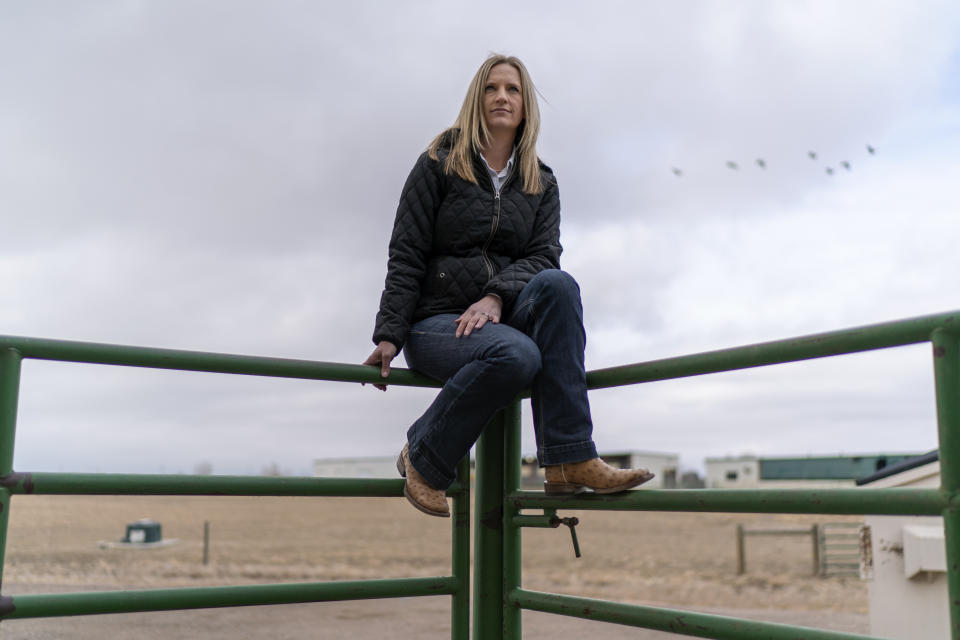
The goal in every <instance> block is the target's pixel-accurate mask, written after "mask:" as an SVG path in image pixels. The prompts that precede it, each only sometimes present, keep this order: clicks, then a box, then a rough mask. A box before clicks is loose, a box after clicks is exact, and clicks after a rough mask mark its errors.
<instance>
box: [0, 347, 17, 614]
mask: <svg viewBox="0 0 960 640" xmlns="http://www.w3.org/2000/svg"><path fill="white" fill-rule="evenodd" d="M19 394H20V352H19V351H17V350H16V349H3V350H2V351H0V477H3V476H6V475H7V474H8V473H11V472H12V471H13V443H14V439H15V435H16V431H17V400H18V396H19ZM9 518H10V492H9V491H8V490H7V489H6V488H4V487H0V584H2V582H3V562H4V560H3V558H4V555H5V552H6V548H7V523H8V521H9ZM0 597H2V593H0Z"/></svg>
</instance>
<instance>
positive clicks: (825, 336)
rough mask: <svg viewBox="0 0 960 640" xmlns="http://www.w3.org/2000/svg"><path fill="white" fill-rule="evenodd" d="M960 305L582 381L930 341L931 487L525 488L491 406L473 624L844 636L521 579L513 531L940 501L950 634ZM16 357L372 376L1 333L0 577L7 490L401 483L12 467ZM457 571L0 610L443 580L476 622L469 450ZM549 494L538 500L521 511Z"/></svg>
mask: <svg viewBox="0 0 960 640" xmlns="http://www.w3.org/2000/svg"><path fill="white" fill-rule="evenodd" d="M958 336H960V312H952V313H945V314H938V315H931V316H924V317H919V318H912V319H908V320H901V321H897V322H888V323H883V324H876V325H870V326H866V327H859V328H854V329H847V330H842V331H835V332H828V333H822V334H816V335H811V336H804V337H800V338H794V339H789V340H780V341H774V342H767V343H762V344H756V345H749V346H744V347H737V348H733V349H724V350H719V351H713V352H708V353H702V354H697V355H690V356H682V357H678V358H668V359H663V360H657V361H653V362H646V363H639V364H633V365H627V366H622V367H613V368H609V369H602V370H596V371H591V372H590V373H588V375H587V382H588V385H589V386H590V388H591V389H600V388H606V387H614V386H624V385H629V384H637V383H642V382H652V381H657V380H667V379H672V378H681V377H688V376H695V375H702V374H707V373H717V372H721V371H732V370H737V369H745V368H749V367H758V366H764V365H771V364H779V363H786V362H795V361H800V360H806V359H811V358H821V357H826V356H835V355H842V354H849V353H856V352H861V351H868V350H873V349H882V348H888V347H896V346H902V345H908V344H917V343H923V342H931V343H932V347H933V356H934V357H933V364H934V375H935V385H936V402H937V421H938V434H939V444H940V477H941V486H940V488H939V489H902V488H889V489H823V490H816V491H814V490H802V489H793V490H763V489H754V490H733V491H731V490H670V491H658V490H643V491H634V492H629V493H627V494H625V495H623V494H622V495H615V496H598V495H582V496H573V497H561V498H557V497H547V496H545V495H544V494H543V493H542V492H537V491H520V490H519V486H520V457H521V456H520V410H519V402H515V403H513V404H511V405H510V406H509V407H507V408H506V409H504V410H503V411H501V412H500V413H498V414H497V416H496V418H495V419H494V420H493V421H492V422H491V424H490V425H489V426H488V427H487V429H486V430H485V431H484V434H483V436H482V437H481V438H480V440H479V442H478V443H477V449H476V465H477V468H476V478H477V483H476V496H475V498H474V500H475V521H476V524H475V528H474V563H473V566H474V572H473V624H472V632H473V633H472V635H473V637H474V638H476V639H482V640H488V639H489V640H493V639H495V638H511V639H513V638H520V637H521V613H522V611H523V610H524V609H527V610H535V611H543V612H549V613H554V614H558V615H566V616H574V617H580V618H587V619H591V620H598V621H605V622H611V623H616V624H622V625H629V626H634V627H645V628H650V629H659V630H662V631H668V632H673V633H676V634H681V635H688V636H696V637H702V638H720V639H730V640H748V639H757V640H759V639H761V638H762V639H770V640H778V639H783V640H786V639H798V638H806V639H810V640H841V639H848V640H850V639H854V638H860V639H863V640H869V637H868V636H861V635H856V634H849V633H839V632H833V631H825V630H820V629H810V628H804V627H793V626H789V625H781V624H773V623H767V622H756V621H750V620H741V619H737V618H730V617H725V616H717V615H710V614H704V613H697V612H692V611H683V610H675V609H668V608H663V607H650V606H641V605H629V604H620V603H614V602H606V601H602V600H592V599H588V598H580V597H574V596H567V595H560V594H552V593H540V592H535V591H529V590H525V589H523V587H522V582H521V569H520V568H521V562H520V560H521V545H520V542H521V531H522V529H523V528H524V527H544V526H550V518H551V516H553V515H554V514H555V512H556V510H557V509H561V508H562V509H582V510H616V511H688V512H741V513H812V514H891V515H895V514H902V515H942V516H943V518H944V525H945V535H946V543H945V544H946V552H947V567H948V569H947V581H948V590H949V594H950V596H949V604H948V606H949V610H950V616H951V617H950V621H951V622H950V624H951V638H952V639H953V640H960V459H958V457H960V337H958ZM24 358H34V359H44V360H61V361H69V362H85V363H91V364H107V365H125V366H137V367H151V368H159V369H178V370H187V371H205V372H219V373H233V374H245V375H258V376H272V377H286V378H304V379H312V380H328V381H341V382H380V381H381V380H380V377H379V371H378V370H376V369H373V368H371V367H363V366H357V365H348V364H337V363H323V362H311V361H303V360H287V359H277V358H259V357H250V356H236V355H226V354H215V353H198V352H190V351H176V350H165V349H147V348H142V347H126V346H116V345H103V344H91V343H79V342H65V341H54V340H42V339H34V338H18V337H3V336H0V579H2V570H3V555H4V551H5V546H6V531H7V521H8V518H9V512H10V502H11V500H10V498H11V495H14V494H28V493H32V494H60V495H68V494H69V495H94V494H97V495H103V494H108V495H121V494H125V495H158V494H163V495H271V496H364V497H373V496H383V497H393V496H397V497H399V496H401V495H402V486H403V485H402V481H401V480H391V479H383V480H360V479H326V478H253V477H246V476H242V477H230V476H213V477H211V476H171V475H132V474H78V473H22V472H20V473H18V472H14V471H13V466H12V465H13V445H14V434H15V428H16V410H17V409H16V408H17V399H18V394H19V380H20V363H21V361H22V359H24ZM389 382H390V384H391V385H396V386H427V387H431V386H437V384H436V383H435V382H434V381H432V380H430V379H428V378H425V377H423V376H420V375H417V374H415V373H413V372H411V371H404V370H399V369H394V370H393V372H392V373H391V375H390V378H389ZM450 495H451V496H452V498H453V500H454V509H453V511H454V513H453V518H452V532H453V535H452V562H451V575H449V576H437V577H433V578H403V579H393V580H363V581H351V582H315V583H294V584H268V585H249V586H242V587H203V588H184V589H153V590H137V591H122V592H106V593H104V592H91V593H70V594H41V595H20V596H4V595H3V593H2V582H0V621H3V620H5V619H14V618H27V617H52V616H72V615H89V614H100V613H121V612H136V611H160V610H172V609H186V608H204V607H229V606H245V605H258V604H281V603H292V602H320V601H331V600H351V599H368V598H390V597H401V596H404V597H405V596H427V595H450V596H451V601H452V607H451V608H452V614H451V620H452V626H451V636H452V637H453V638H455V639H458V638H460V639H465V638H468V637H469V636H470V632H471V625H470V590H469V579H470V578H469V574H470V561H469V552H470V549H469V547H470V544H469V542H470V541H469V534H470V526H471V525H470V511H469V498H470V483H469V463H468V461H467V460H464V461H463V462H461V464H460V467H459V469H458V482H457V483H456V484H455V485H454V487H452V488H451V491H450ZM530 509H542V510H543V514H542V515H537V514H524V513H522V512H523V511H524V510H530Z"/></svg>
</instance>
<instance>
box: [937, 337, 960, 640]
mask: <svg viewBox="0 0 960 640" xmlns="http://www.w3.org/2000/svg"><path fill="white" fill-rule="evenodd" d="M930 341H931V342H932V343H933V372H934V382H935V386H936V397H937V427H938V432H939V436H940V490H941V491H943V492H944V493H945V494H946V495H947V496H948V497H949V499H950V505H949V506H948V507H947V508H946V509H944V510H943V526H944V536H945V538H946V547H947V588H948V591H949V597H948V602H949V607H950V633H951V638H953V640H960V505H958V504H957V500H958V497H960V459H957V458H958V454H960V449H958V447H960V339H958V338H957V336H956V335H954V334H951V333H949V332H947V331H944V330H943V329H936V330H935V331H934V332H933V334H932V335H931V336H930Z"/></svg>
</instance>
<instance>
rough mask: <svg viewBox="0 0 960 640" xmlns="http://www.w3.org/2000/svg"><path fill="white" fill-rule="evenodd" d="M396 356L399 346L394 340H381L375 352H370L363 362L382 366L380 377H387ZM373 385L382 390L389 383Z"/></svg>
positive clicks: (384, 389) (385, 388)
mask: <svg viewBox="0 0 960 640" xmlns="http://www.w3.org/2000/svg"><path fill="white" fill-rule="evenodd" d="M396 357H397V346H396V345H395V344H393V343H392V342H388V341H387V340H381V341H380V344H378V345H377V348H376V349H374V350H373V353H371V354H370V357H368V358H367V359H366V360H364V361H363V364H368V365H371V366H374V367H380V377H381V378H386V377H387V376H388V375H390V362H391V361H392V360H393V359H394V358H396ZM361 384H366V383H361ZM373 386H375V387H376V388H377V389H380V391H386V390H387V385H385V384H374V385H373Z"/></svg>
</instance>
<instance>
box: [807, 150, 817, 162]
mask: <svg viewBox="0 0 960 640" xmlns="http://www.w3.org/2000/svg"><path fill="white" fill-rule="evenodd" d="M807 155H808V156H810V159H811V160H816V159H817V152H816V151H807Z"/></svg>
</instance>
